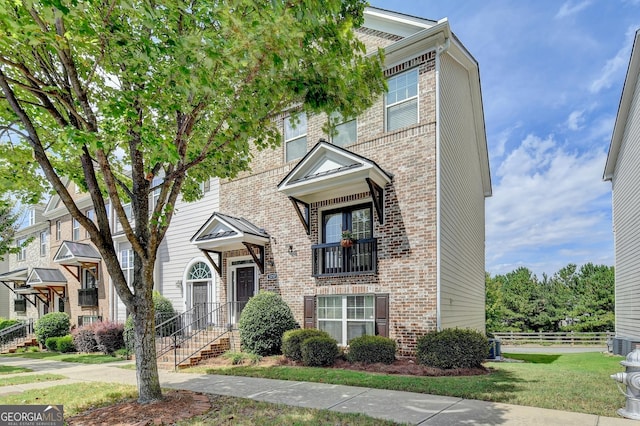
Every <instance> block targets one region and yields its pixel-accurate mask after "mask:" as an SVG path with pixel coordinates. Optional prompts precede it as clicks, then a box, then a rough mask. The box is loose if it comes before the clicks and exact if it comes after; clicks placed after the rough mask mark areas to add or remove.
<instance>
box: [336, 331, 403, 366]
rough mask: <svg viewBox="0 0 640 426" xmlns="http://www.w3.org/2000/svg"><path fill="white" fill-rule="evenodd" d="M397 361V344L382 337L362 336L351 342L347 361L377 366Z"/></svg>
mask: <svg viewBox="0 0 640 426" xmlns="http://www.w3.org/2000/svg"><path fill="white" fill-rule="evenodd" d="M395 359H396V342H395V341H393V340H392V339H389V338H388V337H382V336H366V335H365V336H360V337H356V338H355V339H353V340H351V341H350V342H349V352H348V353H347V360H349V362H363V363H365V364H375V363H377V362H381V363H384V364H392V363H393V361H395Z"/></svg>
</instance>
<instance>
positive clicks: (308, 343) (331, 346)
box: [301, 336, 339, 367]
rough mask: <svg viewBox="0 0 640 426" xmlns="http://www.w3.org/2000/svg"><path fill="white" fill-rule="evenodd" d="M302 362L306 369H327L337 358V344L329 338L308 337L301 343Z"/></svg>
mask: <svg viewBox="0 0 640 426" xmlns="http://www.w3.org/2000/svg"><path fill="white" fill-rule="evenodd" d="M301 350H302V362H303V363H304V365H306V366H308V367H329V366H331V365H333V363H334V362H335V361H336V357H337V356H338V353H339V351H338V342H336V341H335V340H334V339H332V338H331V337H322V336H317V337H309V338H308V339H305V340H304V341H303V342H302V347H301Z"/></svg>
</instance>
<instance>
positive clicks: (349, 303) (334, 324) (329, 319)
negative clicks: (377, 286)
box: [317, 295, 375, 346]
mask: <svg viewBox="0 0 640 426" xmlns="http://www.w3.org/2000/svg"><path fill="white" fill-rule="evenodd" d="M374 299H375V298H374V296H373V295H361V296H318V299H317V303H318V305H317V306H318V312H317V315H318V329H320V330H323V331H326V332H327V333H329V335H330V336H331V337H333V338H334V339H336V341H337V342H338V344H340V345H343V346H346V345H348V344H349V342H350V341H351V340H352V339H354V338H356V337H360V336H363V335H365V334H366V335H374V334H375V315H374V302H375V300H374Z"/></svg>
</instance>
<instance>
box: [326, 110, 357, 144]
mask: <svg viewBox="0 0 640 426" xmlns="http://www.w3.org/2000/svg"><path fill="white" fill-rule="evenodd" d="M331 122H332V123H333V124H334V126H335V127H334V132H335V134H334V135H333V136H331V143H332V144H334V145H337V146H341V147H345V146H347V145H351V144H354V143H356V142H357V141H358V124H357V120H356V119H355V118H354V119H348V118H343V117H342V115H340V114H338V113H337V112H336V113H333V114H331Z"/></svg>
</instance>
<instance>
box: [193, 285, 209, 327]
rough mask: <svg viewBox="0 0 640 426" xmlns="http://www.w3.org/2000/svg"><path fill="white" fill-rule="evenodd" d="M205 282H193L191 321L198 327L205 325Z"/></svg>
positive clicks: (206, 298)
mask: <svg viewBox="0 0 640 426" xmlns="http://www.w3.org/2000/svg"><path fill="white" fill-rule="evenodd" d="M207 296H208V295H207V283H193V314H194V318H193V322H194V323H195V324H196V326H197V327H198V328H205V327H206V326H207V300H208V297H207Z"/></svg>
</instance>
